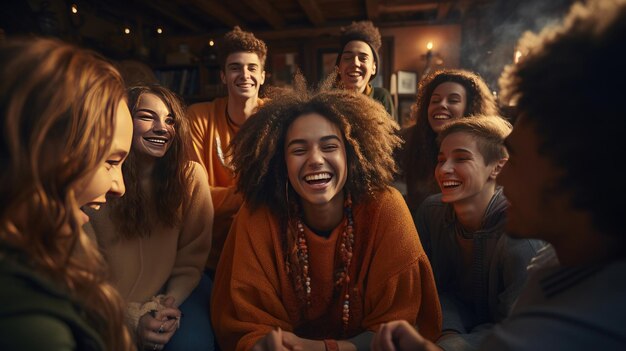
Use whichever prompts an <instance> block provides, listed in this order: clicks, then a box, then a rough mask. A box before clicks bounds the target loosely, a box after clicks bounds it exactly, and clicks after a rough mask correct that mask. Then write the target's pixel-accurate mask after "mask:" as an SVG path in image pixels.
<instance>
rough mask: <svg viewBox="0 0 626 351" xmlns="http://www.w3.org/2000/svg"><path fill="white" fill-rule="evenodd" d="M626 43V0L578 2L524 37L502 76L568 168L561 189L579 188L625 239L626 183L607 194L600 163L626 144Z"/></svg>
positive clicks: (545, 144)
mask: <svg viewBox="0 0 626 351" xmlns="http://www.w3.org/2000/svg"><path fill="white" fill-rule="evenodd" d="M625 43H626V1H624V0H603V1H589V2H587V3H586V4H581V3H577V4H575V5H573V6H572V8H571V10H570V12H569V14H568V15H567V16H566V17H565V19H564V20H563V22H562V23H561V24H558V25H556V26H551V27H546V28H545V29H544V30H542V32H541V33H540V34H533V33H526V34H525V35H524V36H523V37H522V39H521V40H520V43H519V46H518V47H519V48H520V50H521V51H522V52H525V53H527V55H526V56H524V57H522V59H521V60H520V62H519V63H518V64H516V65H510V66H507V67H506V68H505V70H504V72H503V74H502V76H501V77H500V82H499V83H500V86H501V88H502V90H501V95H500V96H501V97H502V98H503V100H504V101H511V102H515V103H516V109H517V115H518V116H519V118H520V119H522V120H523V121H524V122H525V123H528V124H529V125H532V128H533V129H534V132H535V133H536V134H537V135H538V137H539V140H540V142H541V145H540V149H539V151H540V152H541V153H542V154H543V155H545V156H546V157H548V158H549V159H550V160H551V161H552V162H553V163H554V164H555V165H556V166H557V167H560V168H561V169H563V170H565V171H566V175H565V176H564V177H563V178H562V179H561V180H560V182H559V187H560V188H558V189H554V190H557V191H564V192H571V194H572V203H573V206H575V207H576V208H578V209H581V210H584V211H589V212H590V213H591V216H592V219H593V223H594V225H595V226H596V228H597V229H598V230H600V231H602V232H603V233H605V234H607V235H614V236H617V237H622V238H624V239H626V232H625V231H624V224H623V221H622V217H623V213H624V210H623V208H624V205H623V199H624V197H626V192H625V191H624V187H611V189H610V194H611V195H610V196H602V195H601V194H605V193H606V192H607V187H606V172H603V171H601V170H600V169H599V168H598V167H594V166H593V165H610V164H615V161H616V159H615V156H616V155H618V154H620V153H621V151H622V150H624V149H625V148H626V144H625V143H624V140H626V139H625V138H624V135H625V134H626V118H625V117H626V116H625V113H624V82H625V81H626V68H625V67H626V66H624V48H625ZM517 122H519V121H517ZM517 122H516V123H517Z"/></svg>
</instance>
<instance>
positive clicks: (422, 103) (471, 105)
mask: <svg viewBox="0 0 626 351" xmlns="http://www.w3.org/2000/svg"><path fill="white" fill-rule="evenodd" d="M446 82H454V83H458V84H461V85H462V86H463V87H464V88H465V93H466V96H467V106H466V107H465V111H464V113H463V116H472V115H479V114H480V115H498V114H499V113H498V106H497V104H496V100H495V98H494V97H493V95H492V94H491V91H490V90H489V87H488V86H487V84H486V83H485V81H483V80H482V78H480V76H478V75H477V74H475V73H473V72H470V71H466V70H460V69H444V70H439V71H436V72H433V73H431V74H430V75H428V76H427V77H426V78H424V79H422V80H421V81H420V83H419V87H418V93H417V99H416V101H415V104H413V106H412V108H411V115H412V117H413V118H414V119H415V125H414V126H412V127H409V128H408V129H407V130H405V131H404V133H403V134H404V135H405V136H406V144H405V146H404V150H403V151H402V153H401V154H402V156H401V157H402V171H403V173H404V178H405V180H406V184H407V192H408V200H409V201H408V202H409V208H411V210H414V209H415V207H416V206H418V205H419V202H421V200H423V197H424V195H425V194H421V195H419V196H416V198H414V196H413V195H412V194H419V193H422V192H424V190H425V189H423V187H424V185H425V184H427V183H429V182H430V180H431V179H432V177H433V172H434V170H435V165H436V163H437V153H438V150H439V146H438V145H437V140H436V139H437V134H435V132H434V131H433V129H432V128H431V127H430V123H429V122H428V105H429V103H430V97H431V96H432V94H433V91H434V90H435V88H437V86H439V85H440V84H442V83H446ZM419 188H421V189H419Z"/></svg>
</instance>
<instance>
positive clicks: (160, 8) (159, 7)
mask: <svg viewBox="0 0 626 351" xmlns="http://www.w3.org/2000/svg"><path fill="white" fill-rule="evenodd" d="M143 4H144V5H146V6H149V7H150V8H152V9H154V10H155V11H157V12H158V13H160V14H161V15H163V16H165V17H166V18H169V19H171V20H172V21H174V22H176V23H178V24H179V25H181V26H183V27H185V28H187V29H190V30H192V31H195V32H200V33H202V32H205V31H206V28H202V27H200V26H198V25H196V24H194V23H192V22H191V21H190V20H189V18H185V17H183V16H181V15H179V14H178V13H177V12H176V11H175V10H174V9H173V8H172V6H168V5H165V4H163V3H162V2H158V3H157V2H155V1H146V2H144V3H143Z"/></svg>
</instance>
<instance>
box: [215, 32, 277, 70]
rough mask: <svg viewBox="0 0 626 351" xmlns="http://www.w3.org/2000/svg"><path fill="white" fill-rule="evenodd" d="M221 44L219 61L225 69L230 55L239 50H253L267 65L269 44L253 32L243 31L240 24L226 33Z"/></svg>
mask: <svg viewBox="0 0 626 351" xmlns="http://www.w3.org/2000/svg"><path fill="white" fill-rule="evenodd" d="M220 45H221V47H220V51H219V62H220V65H221V67H222V70H224V69H225V65H226V59H227V58H228V55H230V54H234V53H237V52H251V53H254V54H256V55H257V56H258V57H259V61H260V62H261V65H262V66H263V67H265V59H266V58H267V45H266V44H265V42H264V41H263V40H261V39H258V38H257V37H255V36H254V34H253V33H251V32H246V31H243V30H242V29H241V28H239V26H235V28H234V29H233V30H231V31H230V32H228V33H226V34H224V38H223V39H222V42H221V43H220Z"/></svg>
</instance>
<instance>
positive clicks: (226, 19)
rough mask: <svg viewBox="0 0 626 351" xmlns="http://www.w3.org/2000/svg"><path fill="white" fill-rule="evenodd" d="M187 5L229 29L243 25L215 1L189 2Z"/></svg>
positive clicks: (197, 0) (193, 0) (240, 20)
mask: <svg viewBox="0 0 626 351" xmlns="http://www.w3.org/2000/svg"><path fill="white" fill-rule="evenodd" d="M189 3H190V4H191V5H193V6H195V7H197V8H199V9H200V10H202V12H204V13H205V14H206V15H207V16H210V17H211V18H213V19H215V20H216V21H219V22H221V23H223V24H225V25H227V26H229V27H234V26H244V25H245V23H244V21H243V20H242V19H240V18H239V17H237V16H235V15H234V14H233V13H232V12H231V11H230V10H229V9H227V8H225V7H224V6H223V5H222V4H220V3H219V2H217V1H216V0H189Z"/></svg>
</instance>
